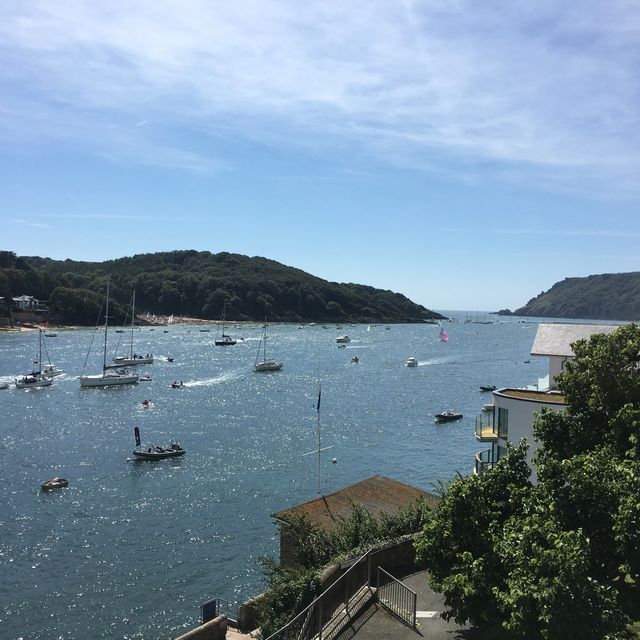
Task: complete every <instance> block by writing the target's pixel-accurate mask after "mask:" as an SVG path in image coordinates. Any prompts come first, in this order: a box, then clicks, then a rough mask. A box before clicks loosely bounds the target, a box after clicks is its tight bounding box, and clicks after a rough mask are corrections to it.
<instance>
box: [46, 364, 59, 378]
mask: <svg viewBox="0 0 640 640" xmlns="http://www.w3.org/2000/svg"><path fill="white" fill-rule="evenodd" d="M63 374H64V371H63V370H62V369H58V367H56V365H55V364H51V363H49V364H45V365H44V367H42V375H43V376H45V378H57V377H58V376H61V375H63Z"/></svg>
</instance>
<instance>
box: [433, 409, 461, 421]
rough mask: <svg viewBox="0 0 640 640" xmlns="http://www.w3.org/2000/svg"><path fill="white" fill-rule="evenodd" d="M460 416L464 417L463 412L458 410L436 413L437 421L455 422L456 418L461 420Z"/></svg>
mask: <svg viewBox="0 0 640 640" xmlns="http://www.w3.org/2000/svg"><path fill="white" fill-rule="evenodd" d="M460 418H462V414H461V413H458V412H457V411H443V412H442V413H436V422H453V421H454V420H460Z"/></svg>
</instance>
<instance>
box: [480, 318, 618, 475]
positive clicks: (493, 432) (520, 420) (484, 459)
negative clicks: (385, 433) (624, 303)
mask: <svg viewBox="0 0 640 640" xmlns="http://www.w3.org/2000/svg"><path fill="white" fill-rule="evenodd" d="M616 329H618V325H601V324H569V323H567V324H540V325H539V326H538V331H537V333H536V337H535V339H534V342H533V347H532V348H531V355H532V356H546V357H547V358H549V375H548V377H547V378H544V379H543V380H542V381H539V382H538V385H536V386H537V388H531V389H512V388H509V387H507V388H504V389H497V390H496V391H494V392H493V402H492V404H491V405H487V406H486V407H485V411H483V412H482V414H481V415H479V416H478V417H477V418H476V429H475V431H476V439H477V440H478V441H480V442H485V443H489V444H490V445H491V447H490V448H489V449H484V450H482V451H479V452H478V453H477V454H476V459H475V468H474V472H475V473H481V472H482V471H486V470H487V469H491V468H492V467H493V465H494V464H495V463H496V462H497V461H498V460H499V459H500V456H502V455H503V454H504V452H505V450H506V446H507V442H512V443H515V444H517V443H519V442H520V440H521V439H522V438H526V440H527V443H528V444H529V451H528V459H529V466H530V467H531V480H532V482H534V483H535V482H536V477H537V474H536V469H535V466H534V465H533V462H532V458H533V454H534V453H535V451H536V449H537V448H538V442H537V441H536V440H535V438H534V437H533V419H534V414H535V413H539V412H540V411H541V410H542V409H543V408H547V409H552V410H556V411H559V410H562V409H564V408H565V407H566V404H565V399H564V396H563V395H562V394H561V393H560V392H559V391H558V388H557V383H556V378H557V377H558V375H559V374H560V373H562V371H563V370H564V366H565V363H566V362H567V360H570V359H571V358H574V357H575V354H574V353H573V349H572V348H571V345H572V344H573V343H574V342H576V341H577V340H581V339H589V337H590V336H592V335H593V334H595V333H612V332H613V331H615V330H616Z"/></svg>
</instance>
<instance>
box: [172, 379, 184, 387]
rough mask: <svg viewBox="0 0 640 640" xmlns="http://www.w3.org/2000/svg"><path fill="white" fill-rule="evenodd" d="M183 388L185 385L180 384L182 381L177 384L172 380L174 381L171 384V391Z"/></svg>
mask: <svg viewBox="0 0 640 640" xmlns="http://www.w3.org/2000/svg"><path fill="white" fill-rule="evenodd" d="M185 386H186V385H185V384H184V382H182V380H180V382H177V381H176V380H174V381H173V382H172V383H171V388H172V389H184V388H185Z"/></svg>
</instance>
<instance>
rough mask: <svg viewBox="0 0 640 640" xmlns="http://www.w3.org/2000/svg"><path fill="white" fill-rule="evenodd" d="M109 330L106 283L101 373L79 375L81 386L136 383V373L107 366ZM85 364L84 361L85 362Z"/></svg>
mask: <svg viewBox="0 0 640 640" xmlns="http://www.w3.org/2000/svg"><path fill="white" fill-rule="evenodd" d="M108 330H109V284H108V283H107V296H106V308H105V314H104V350H103V357H102V373H99V374H97V375H94V376H85V375H81V376H80V386H81V387H110V386H114V385H121V384H138V374H137V373H129V372H128V371H126V370H124V369H109V368H108V367H107V334H108ZM85 364H86V362H85Z"/></svg>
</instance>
